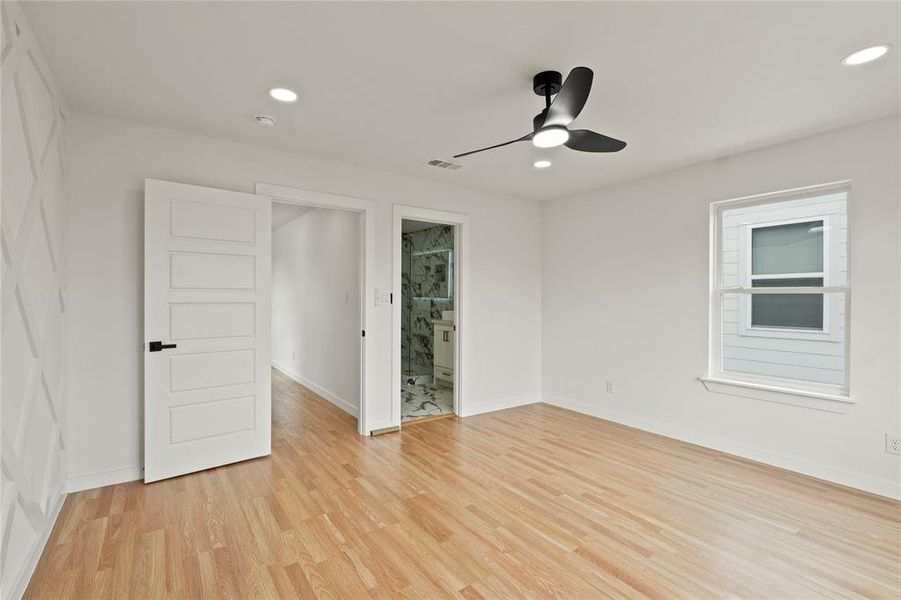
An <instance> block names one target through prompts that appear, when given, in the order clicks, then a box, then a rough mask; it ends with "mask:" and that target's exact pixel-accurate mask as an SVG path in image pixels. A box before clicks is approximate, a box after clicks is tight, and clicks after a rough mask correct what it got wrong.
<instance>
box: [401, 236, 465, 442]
mask: <svg viewBox="0 0 901 600" xmlns="http://www.w3.org/2000/svg"><path fill="white" fill-rule="evenodd" d="M454 229H455V226H454V225H449V224H444V223H432V222H428V221H418V220H413V219H403V220H402V221H401V322H400V329H401V342H400V347H401V423H406V424H409V423H413V422H417V421H421V420H422V419H429V418H436V417H442V416H450V415H453V414H454V370H455V369H454V355H455V352H454V346H455V341H454V340H455V335H454V334H455V333H456V332H455V330H454V328H455V312H454V307H455V302H454V237H455V236H454Z"/></svg>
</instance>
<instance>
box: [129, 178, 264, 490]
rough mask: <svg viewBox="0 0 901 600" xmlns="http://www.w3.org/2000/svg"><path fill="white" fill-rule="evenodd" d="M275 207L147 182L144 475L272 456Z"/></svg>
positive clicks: (252, 198)
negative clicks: (271, 303) (272, 299)
mask: <svg viewBox="0 0 901 600" xmlns="http://www.w3.org/2000/svg"><path fill="white" fill-rule="evenodd" d="M271 210H272V208H271V200H270V198H269V197H264V196H257V195H255V194H244V193H240V192H230V191H225V190H217V189H212V188H203V187H197V186H193V185H184V184H179V183H170V182H168V181H158V180H154V179H147V180H146V181H145V183H144V219H145V221H144V338H145V339H144V481H147V482H149V481H156V480H158V479H165V478H167V477H175V476H176V475H182V474H185V473H191V472H193V471H199V470H202V469H208V468H210V467H215V466H218V465H223V464H227V463H232V462H236V461H240V460H246V459H249V458H255V457H258V456H264V455H267V454H269V453H270V452H271V412H272V398H271V389H270V372H269V365H270V351H271V348H270V341H269V340H270V335H271V334H270V327H271V323H270V316H269V313H270V296H271V289H270V288H271V261H272V258H271V236H272V231H271V227H270V222H271V218H272V214H271ZM160 346H162V348H160Z"/></svg>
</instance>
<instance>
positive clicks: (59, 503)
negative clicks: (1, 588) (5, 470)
mask: <svg viewBox="0 0 901 600" xmlns="http://www.w3.org/2000/svg"><path fill="white" fill-rule="evenodd" d="M66 496H68V494H67V493H66V492H65V491H63V489H62V486H61V487H60V490H59V493H58V495H57V498H56V504H55V505H54V507H53V510H51V511H50V513H49V518H48V519H47V526H46V527H44V530H43V531H42V532H41V537H40V538H38V540H37V542H36V543H35V544H34V545H33V546H32V547H31V551H30V552H29V553H28V556H26V557H25V561H24V562H23V563H22V567H21V569H20V571H19V575H18V577H17V578H16V581H15V583H13V585H12V586H11V587H10V588H9V590H10V594H9V597H10V598H21V597H22V596H23V595H24V594H25V590H26V588H27V587H28V584H29V582H30V581H31V576H32V575H34V570H35V569H36V568H37V566H38V560H40V558H41V555H42V554H43V553H44V548H45V547H46V546H47V541H48V540H49V539H50V533H51V532H52V531H53V526H54V525H56V519H57V518H58V517H59V513H60V511H61V510H62V508H63V504H64V503H65V501H66ZM13 502H15V500H13Z"/></svg>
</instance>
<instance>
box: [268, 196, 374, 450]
mask: <svg viewBox="0 0 901 600" xmlns="http://www.w3.org/2000/svg"><path fill="white" fill-rule="evenodd" d="M255 191H256V193H257V194H259V195H262V196H268V197H269V198H270V199H271V202H272V208H273V219H278V218H279V217H278V216H277V215H276V212H277V211H280V212H283V213H284V211H286V210H291V209H292V208H294V209H297V212H298V213H299V214H300V213H301V211H303V213H306V214H302V215H300V216H299V217H298V218H301V219H303V218H305V217H308V216H313V217H315V211H317V210H327V211H330V212H331V213H333V214H331V218H330V220H331V221H333V223H332V226H334V227H336V228H337V229H339V230H340V229H341V227H339V225H340V224H341V223H344V225H343V227H344V229H343V231H344V233H343V234H341V235H340V236H337V235H336V234H335V233H334V232H333V233H332V234H331V235H332V237H333V238H334V240H333V241H335V240H340V239H343V240H344V244H345V246H344V249H343V250H341V253H342V257H343V258H342V261H343V262H344V264H347V262H348V261H349V260H350V257H349V256H348V252H347V248H346V245H347V244H350V243H351V242H349V241H348V240H347V238H348V235H349V233H348V225H347V222H345V221H346V219H348V218H352V219H355V221H356V232H357V237H356V240H357V243H356V246H355V250H354V252H356V257H357V261H356V265H357V270H356V282H357V285H356V286H355V287H354V288H353V290H355V291H353V290H352V289H351V288H350V279H349V278H348V277H347V276H345V277H344V278H343V279H342V281H344V282H345V283H344V285H343V286H337V285H336V286H332V287H331V288H330V289H331V290H332V291H331V292H329V293H328V294H326V299H331V300H334V302H335V304H337V308H338V309H340V310H338V311H335V314H336V315H338V314H339V313H341V314H343V316H344V318H346V320H347V322H343V323H342V327H341V328H340V329H341V331H344V330H345V329H346V330H347V331H349V332H350V333H349V334H348V337H347V338H346V340H347V343H348V346H347V349H346V352H347V355H348V356H351V357H352V356H355V357H356V359H357V360H356V365H357V368H356V370H353V369H352V367H351V368H348V367H346V366H345V367H344V368H343V369H342V372H343V373H344V374H345V376H347V377H348V378H349V379H350V381H351V382H352V384H353V386H354V389H356V390H358V393H357V394H354V393H353V392H350V391H346V390H348V387H347V386H346V385H345V386H340V390H345V391H344V392H341V391H339V390H337V389H328V386H327V385H321V384H317V382H316V381H314V380H312V379H310V378H307V377H306V376H304V375H303V373H302V372H301V373H297V374H298V375H301V376H303V377H304V379H306V380H307V382H308V383H311V384H315V385H316V386H317V387H318V388H319V390H317V389H315V388H312V387H311V386H310V385H307V384H305V383H303V381H301V380H300V379H297V378H292V379H295V381H300V382H301V384H302V385H305V387H308V388H310V389H313V391H315V392H316V393H317V394H318V395H320V396H322V397H323V398H325V399H326V400H328V401H330V402H332V404H335V405H336V406H338V407H339V408H342V409H343V410H345V411H347V412H349V413H351V414H354V415H355V416H356V417H357V431H358V433H360V434H361V435H369V433H370V432H371V430H372V429H373V426H372V423H371V415H372V414H373V412H372V410H371V407H370V406H369V404H368V402H369V401H371V399H372V398H373V394H374V392H373V389H374V385H375V384H374V382H373V381H372V374H373V373H374V369H373V368H372V366H371V364H370V363H371V362H372V361H373V359H374V357H375V356H376V354H375V353H372V352H368V351H367V349H366V345H367V344H366V340H367V337H366V331H367V327H368V326H369V325H370V324H372V323H373V321H374V319H373V316H374V315H373V311H374V310H375V308H376V307H375V305H373V303H370V302H366V298H367V292H368V291H371V289H372V287H371V285H372V284H371V282H372V281H373V272H372V271H373V261H372V256H373V255H374V253H375V244H374V240H375V204H374V202H373V201H372V200H367V199H364V198H353V197H350V196H340V195H337V194H327V193H324V192H315V191H310V190H303V189H299V188H294V187H289V186H282V185H274V184H268V183H257V184H256V187H255ZM326 215H328V213H326ZM336 215H337V216H336ZM342 215H343V218H342ZM323 218H324V217H323ZM288 222H290V219H289V221H288ZM318 233H319V232H317V234H318ZM273 237H279V235H278V234H276V235H274V236H273ZM313 237H315V236H313ZM309 239H312V238H309ZM317 239H318V238H317ZM274 245H275V244H273V246H274ZM311 246H313V247H312V251H313V252H314V253H315V252H319V253H327V252H328V250H327V249H326V248H325V247H323V246H319V245H318V244H317V243H315V242H311ZM333 252H337V250H334V251H333ZM326 258H329V257H326ZM334 258H335V257H330V258H329V259H330V260H331V259H334ZM317 264H319V265H320V266H321V265H322V264H323V263H322V262H319V263H317ZM317 276H321V277H327V276H329V275H328V274H320V275H317ZM348 292H349V293H348ZM319 300H320V301H322V298H320V299H319ZM276 302H279V300H277V299H274V300H273V305H275V304H276ZM273 308H274V306H273ZM344 313H346V314H344ZM333 316H334V315H333ZM273 325H274V327H273V329H275V327H278V326H279V323H278V322H277V321H275V319H273ZM351 325H353V327H354V328H355V329H350V327H351ZM336 330H337V329H336ZM277 336H278V334H277V333H275V334H274V335H273V338H275V337H277ZM354 339H355V340H356V341H355V342H352V340H354ZM351 343H352V344H353V345H351ZM273 346H275V344H273ZM307 348H309V347H307ZM275 351H276V348H275V347H273V352H275ZM278 351H279V352H283V350H282V349H279V350H278ZM284 352H287V350H284ZM293 352H294V353H295V355H294V356H295V357H296V358H295V359H294V360H300V355H298V354H296V353H297V350H296V349H295V350H294V351H293ZM286 355H287V354H286ZM275 356H276V355H275V354H273V362H276V359H275ZM288 356H290V355H288ZM308 358H309V359H310V360H314V361H319V368H328V365H325V364H324V362H325V360H326V359H325V357H324V356H322V354H320V355H319V356H318V357H314V356H312V355H308ZM334 387H339V386H334ZM328 392H332V394H328ZM330 396H331V397H330ZM353 397H356V398H358V404H357V406H356V411H355V413H354V411H353V410H352V407H348V406H347V405H346V404H342V403H341V402H339V401H338V399H340V400H346V401H347V403H348V404H350V402H351V401H350V400H348V398H353Z"/></svg>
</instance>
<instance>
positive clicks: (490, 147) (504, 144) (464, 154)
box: [454, 133, 532, 158]
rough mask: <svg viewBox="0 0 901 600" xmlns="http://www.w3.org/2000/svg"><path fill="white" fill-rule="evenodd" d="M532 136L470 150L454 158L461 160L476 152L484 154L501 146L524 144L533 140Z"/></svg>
mask: <svg viewBox="0 0 901 600" xmlns="http://www.w3.org/2000/svg"><path fill="white" fill-rule="evenodd" d="M531 139H532V134H531V133H529V134H526V135H524V136H522V137H521V138H519V139H516V140H510V141H509V142H504V143H503V144H495V145H494V146H488V147H487V148H479V149H478V150H470V151H469V152H464V153H463V154H454V158H461V157H463V156H469V155H470V154H475V153H476V152H484V151H485V150H493V149H494V148H500V147H501V146H509V145H510V144H515V143H516V142H524V141H526V140H531Z"/></svg>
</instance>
